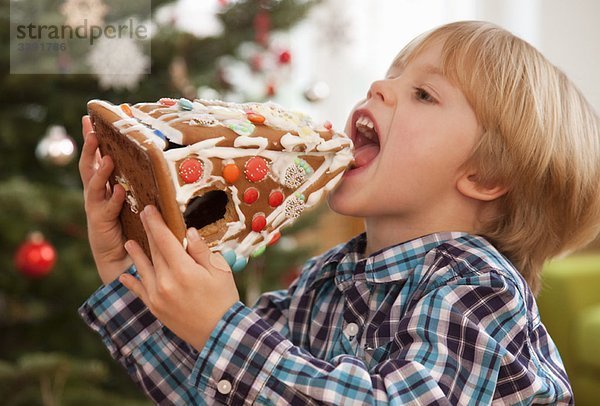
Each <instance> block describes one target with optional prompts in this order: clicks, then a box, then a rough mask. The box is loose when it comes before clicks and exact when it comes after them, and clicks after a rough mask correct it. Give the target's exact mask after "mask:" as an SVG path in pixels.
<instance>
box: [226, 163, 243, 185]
mask: <svg viewBox="0 0 600 406" xmlns="http://www.w3.org/2000/svg"><path fill="white" fill-rule="evenodd" d="M241 173H242V172H241V171H240V168H238V166H237V165H236V164H229V165H225V167H224V168H223V179H225V182H227V183H229V184H230V185H231V184H233V183H235V181H236V180H238V178H239V177H240V175H241Z"/></svg>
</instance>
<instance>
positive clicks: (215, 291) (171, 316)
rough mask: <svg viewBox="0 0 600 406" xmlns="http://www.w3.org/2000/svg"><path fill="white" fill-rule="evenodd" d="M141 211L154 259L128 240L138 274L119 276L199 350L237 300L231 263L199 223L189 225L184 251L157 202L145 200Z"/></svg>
mask: <svg viewBox="0 0 600 406" xmlns="http://www.w3.org/2000/svg"><path fill="white" fill-rule="evenodd" d="M140 217H141V219H142V223H143V225H144V229H145V230H146V234H147V236H148V242H149V245H150V251H151V253H152V262H151V261H150V259H148V257H147V256H146V254H145V253H144V251H143V250H142V248H141V247H140V246H139V245H138V244H137V243H136V242H135V241H127V243H126V244H125V247H126V249H127V251H128V252H129V255H130V256H131V258H132V259H133V261H134V263H135V265H136V268H137V270H138V274H139V276H140V280H138V279H136V278H135V277H133V276H132V275H130V274H123V275H121V277H120V278H119V280H120V281H121V283H123V285H125V286H126V287H127V288H128V289H130V290H131V291H132V292H133V293H135V294H136V296H138V297H139V298H140V299H141V300H142V301H143V302H144V303H145V304H146V306H148V308H149V309H150V311H151V312H152V313H153V314H154V315H155V316H156V317H157V318H158V319H159V320H160V321H161V322H162V323H163V324H164V325H165V326H167V327H168V328H169V329H171V331H173V332H174V333H175V334H177V336H179V337H180V338H181V339H183V340H184V341H186V342H188V343H190V344H191V345H192V346H193V347H194V348H195V349H197V350H198V351H201V350H202V348H203V347H204V345H205V344H206V342H207V341H208V338H209V337H210V334H211V332H212V331H213V329H214V328H215V327H216V325H217V323H218V321H219V320H220V319H221V317H223V315H224V314H225V312H227V310H228V309H229V308H230V307H231V306H232V305H233V304H234V303H235V302H237V301H238V300H239V294H238V291H237V287H236V286H235V281H234V279H233V274H232V273H231V269H230V268H229V265H227V262H226V261H225V259H224V258H223V257H222V256H221V255H220V254H215V253H212V252H211V251H210V249H209V248H208V246H207V245H206V244H205V243H204V241H203V240H202V238H201V237H200V235H199V234H198V231H197V230H196V229H193V228H190V229H188V233H187V238H188V248H187V252H186V250H185V249H184V248H183V246H182V245H181V243H180V242H179V241H178V240H177V238H176V237H175V236H174V235H173V233H171V231H170V230H169V228H168V227H167V225H166V224H165V222H164V220H163V219H162V217H161V215H160V213H159V212H158V210H157V209H156V208H155V207H153V206H147V207H146V208H145V209H144V211H143V212H142V213H141V215H140Z"/></svg>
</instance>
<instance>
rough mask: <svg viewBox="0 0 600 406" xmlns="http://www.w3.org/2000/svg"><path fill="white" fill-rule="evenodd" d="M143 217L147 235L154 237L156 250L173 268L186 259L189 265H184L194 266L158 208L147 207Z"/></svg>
mask: <svg viewBox="0 0 600 406" xmlns="http://www.w3.org/2000/svg"><path fill="white" fill-rule="evenodd" d="M142 216H143V218H144V221H145V225H144V227H145V228H146V233H147V234H149V236H151V237H152V239H153V240H154V243H155V245H156V248H157V249H158V250H159V252H160V254H161V255H162V257H163V258H164V259H165V261H166V262H167V264H169V265H170V267H171V268H173V267H175V266H176V265H180V264H181V263H182V261H186V259H189V263H188V264H184V265H188V266H191V265H193V263H194V261H193V260H192V259H191V258H190V256H189V255H187V253H186V252H185V249H184V248H183V245H181V243H180V242H179V240H178V239H177V238H176V237H175V235H174V234H173V233H172V232H171V230H170V229H169V227H168V226H167V225H166V224H165V221H164V220H163V218H162V216H161V214H160V213H159V211H158V210H157V209H156V207H154V206H152V205H148V206H146V207H145V208H144V210H143V212H142ZM153 255H154V253H153Z"/></svg>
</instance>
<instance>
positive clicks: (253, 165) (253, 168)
mask: <svg viewBox="0 0 600 406" xmlns="http://www.w3.org/2000/svg"><path fill="white" fill-rule="evenodd" d="M268 173H269V165H268V164H267V161H266V160H265V159H264V158H261V157H259V156H254V157H252V158H250V159H248V161H246V165H245V167H244V174H245V175H246V179H248V180H249V181H250V182H255V183H256V182H260V181H261V180H264V179H265V178H266V177H267V174H268Z"/></svg>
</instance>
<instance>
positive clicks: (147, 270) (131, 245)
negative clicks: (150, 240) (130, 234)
mask: <svg viewBox="0 0 600 406" xmlns="http://www.w3.org/2000/svg"><path fill="white" fill-rule="evenodd" d="M125 250H126V251H127V253H128V254H129V256H130V257H131V259H132V260H133V263H134V264H135V267H136V269H137V271H138V274H139V275H140V277H141V278H142V281H143V284H144V285H145V288H146V289H147V290H150V291H152V289H154V287H155V286H156V274H155V272H154V266H153V265H152V262H151V261H150V259H149V258H148V256H147V255H146V253H145V252H144V250H143V249H142V247H140V245H139V244H138V243H137V242H135V241H133V240H129V241H127V242H126V243H125Z"/></svg>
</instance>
